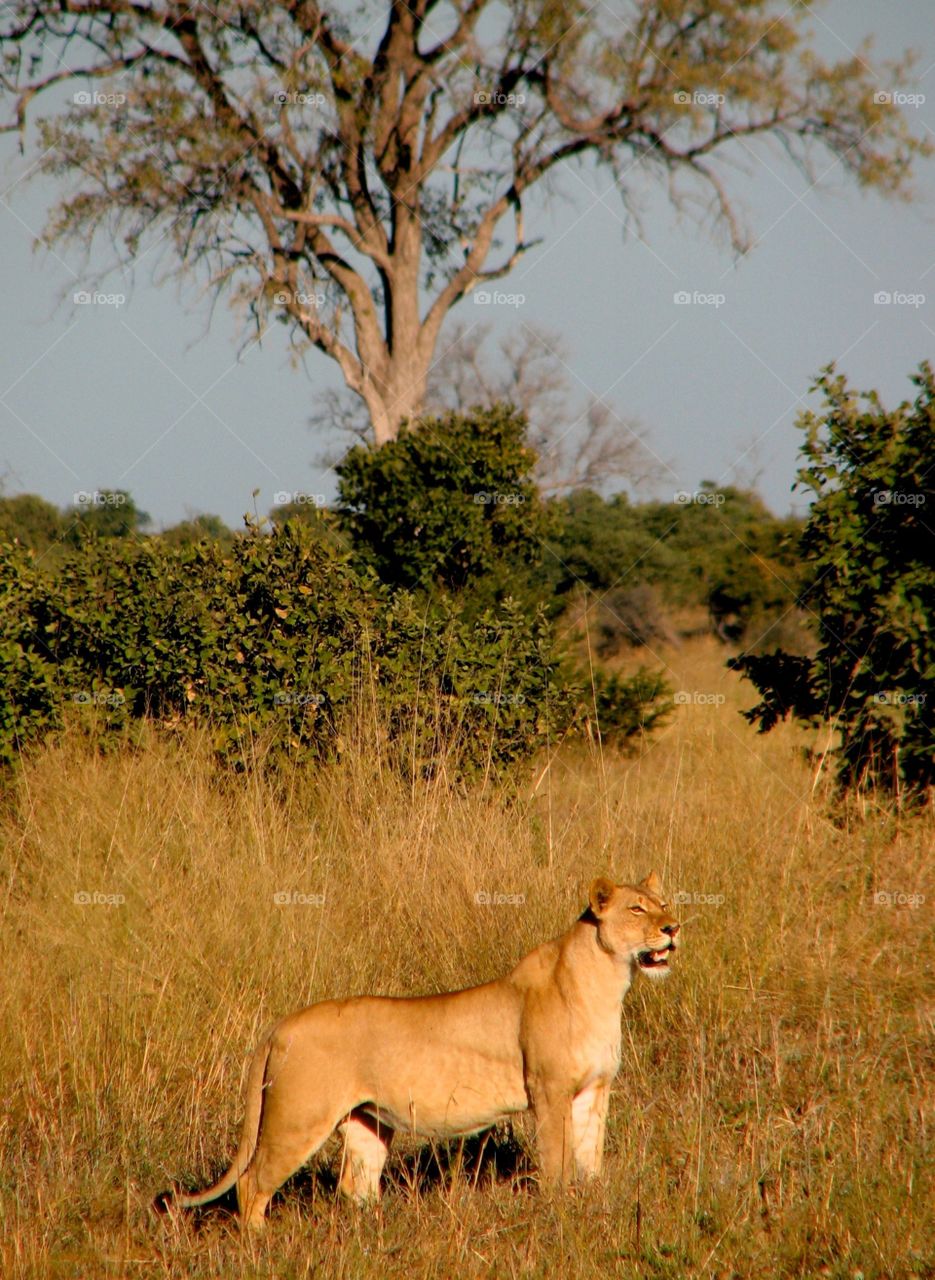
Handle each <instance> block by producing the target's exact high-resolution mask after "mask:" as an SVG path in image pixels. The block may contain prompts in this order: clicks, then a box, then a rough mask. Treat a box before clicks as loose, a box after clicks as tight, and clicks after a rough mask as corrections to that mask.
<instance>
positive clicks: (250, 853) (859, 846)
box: [0, 643, 935, 1280]
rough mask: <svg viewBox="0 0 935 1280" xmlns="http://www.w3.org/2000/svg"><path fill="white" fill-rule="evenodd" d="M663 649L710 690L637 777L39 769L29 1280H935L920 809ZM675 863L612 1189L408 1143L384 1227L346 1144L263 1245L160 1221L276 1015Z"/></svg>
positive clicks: (33, 809)
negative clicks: (846, 781) (463, 779)
mask: <svg viewBox="0 0 935 1280" xmlns="http://www.w3.org/2000/svg"><path fill="white" fill-rule="evenodd" d="M671 661H672V664H673V666H675V667H676V668H677V673H676V679H677V682H678V683H680V685H681V688H682V689H683V690H684V691H685V692H686V694H687V695H688V697H689V701H688V702H687V704H686V705H684V706H682V707H680V709H679V712H678V714H677V716H676V717H675V718H674V719H673V721H672V722H671V724H670V725H669V727H668V728H666V729H665V730H663V731H661V732H659V733H657V734H655V735H654V736H653V737H652V738H651V739H650V740H649V741H648V742H647V743H646V744H645V745H644V747H643V749H642V751H641V752H640V753H639V754H638V755H636V756H634V757H630V758H623V757H614V756H611V755H609V754H607V753H602V752H601V751H600V750H599V748H598V746H596V745H593V746H592V747H591V748H590V749H579V750H577V751H576V752H569V753H566V754H565V755H563V756H560V757H559V758H557V759H555V760H553V761H551V763H549V764H546V763H545V762H539V764H538V765H537V767H536V769H535V770H534V771H532V772H531V773H530V775H529V777H528V778H524V779H523V780H522V782H521V784H520V785H519V786H518V787H517V789H516V790H515V792H513V793H511V794H509V795H506V794H504V793H503V792H501V791H497V790H495V789H492V788H489V787H488V788H486V789H482V788H481V789H474V790H459V789H457V788H454V787H451V786H448V785H447V784H446V783H445V782H444V780H443V779H436V780H435V781H434V782H426V783H420V784H417V785H415V786H409V785H406V784H405V783H403V782H402V781H400V780H399V778H398V777H396V776H395V775H394V774H393V773H392V772H391V771H389V770H387V769H384V768H381V765H380V761H379V759H378V758H374V755H373V753H371V752H370V751H368V750H367V749H366V742H361V743H358V744H356V746H355V745H354V744H351V745H350V747H349V749H348V751H347V752H346V753H345V757H344V759H343V761H342V763H341V764H339V765H336V766H334V767H332V768H329V769H328V770H325V771H322V772H320V773H318V774H312V773H305V774H296V775H295V776H294V777H292V778H291V779H287V780H286V781H285V782H283V781H282V780H280V782H278V783H276V784H274V783H273V782H271V781H268V780H264V779H263V778H262V777H259V776H249V775H248V776H245V777H241V778H230V777H229V778H228V779H227V780H226V781H225V780H221V779H219V777H218V774H217V772H216V771H215V769H214V768H213V766H212V763H211V758H210V752H209V751H208V748H207V744H205V743H202V742H200V741H198V740H197V739H194V740H188V741H186V742H185V743H184V744H182V745H172V744H167V743H166V742H164V741H160V740H158V739H156V738H153V737H144V739H143V740H141V742H140V745H139V747H138V749H136V750H135V751H125V752H122V753H120V754H115V755H111V756H97V755H93V754H90V753H89V752H88V751H87V750H86V749H84V748H83V747H81V746H80V744H78V743H77V742H70V741H67V740H66V741H64V742H62V743H61V744H59V745H58V746H56V747H54V748H49V749H47V750H44V751H41V752H39V753H38V754H36V755H34V756H32V757H31V758H30V759H28V760H26V761H25V762H24V764H23V767H22V769H21V771H20V773H19V775H18V777H17V779H16V782H15V785H14V787H13V790H12V793H11V795H10V796H9V799H8V802H7V804H6V807H5V809H4V812H3V815H2V825H0V841H2V843H0V849H2V872H3V877H2V885H0V887H2V929H0V972H2V975H3V981H2V984H0V1000H2V1026H3V1036H2V1039H0V1096H2V1098H3V1108H2V1119H0V1152H2V1158H0V1272H2V1274H3V1276H52V1275H55V1276H74V1277H82V1278H85V1277H92V1276H93V1277H96V1276H116V1277H130V1276H138V1275H140V1276H141V1275H145V1276H150V1275H153V1276H166V1277H206V1278H207V1277H210V1278H211V1280H214V1278H215V1277H219V1276H224V1277H228V1276H245V1277H246V1276H251V1277H252V1276H256V1275H263V1276H271V1277H276V1278H277V1280H279V1278H283V1277H291V1276H296V1277H298V1276H313V1275H322V1276H329V1277H331V1276H333V1277H348V1278H351V1277H354V1278H356V1277H364V1278H365V1280H366V1278H367V1277H385V1276H400V1277H402V1276H405V1277H453V1276H457V1277H461V1276H465V1277H474V1276H484V1277H497V1278H498V1280H499V1278H500V1277H514V1276H516V1277H519V1276H545V1275H549V1276H552V1277H556V1276H558V1277H566V1276H569V1277H577V1276H580V1277H584V1278H587V1277H598V1276H601V1277H604V1276H608V1275H613V1276H633V1277H637V1276H639V1277H672V1278H675V1277H686V1276H699V1277H700V1276H706V1277H707V1276H719V1277H729V1276H733V1277H742V1278H743V1280H747V1278H748V1277H764V1278H765V1277H775V1276H786V1275H788V1276H819V1275H820V1276H840V1277H848V1278H849V1280H854V1278H855V1277H857V1276H858V1275H862V1276H864V1277H866V1278H868V1280H869V1277H877V1276H878V1277H887V1278H888V1280H890V1278H892V1280H898V1278H908V1277H910V1276H916V1277H923V1276H930V1275H933V1274H935V1250H933V1242H935V1223H933V1220H932V1219H933V1215H932V1200H931V1194H930V1193H931V1183H930V1173H931V1127H930V1126H931V1119H930V1117H929V1118H928V1119H927V1116H926V1112H927V1107H928V1104H929V1103H930V1102H931V1087H932V1080H933V1070H932V1067H933V1054H932V1038H931V1037H932V1015H933V1010H935V1001H933V998H932V976H931V975H932V972H933V956H932V946H931V943H932V933H931V906H932V902H933V896H932V886H931V851H932V838H933V834H935V830H933V822H932V819H931V816H925V815H922V816H918V815H917V816H915V817H907V816H900V815H898V814H894V813H892V812H890V811H888V810H886V809H885V808H874V807H872V806H868V807H867V808H866V810H865V812H864V813H863V814H862V815H861V816H860V817H859V819H858V818H854V819H851V820H849V821H848V822H841V821H838V822H835V821H832V819H831V817H830V816H829V809H828V797H827V794H826V792H825V790H824V779H823V776H819V777H818V779H817V784H816V769H815V768H814V766H813V765H812V764H810V763H809V761H808V760H807V759H806V757H805V755H804V752H803V747H804V746H805V745H807V742H808V740H807V738H806V736H805V735H803V734H801V733H800V732H798V731H796V730H794V729H792V728H790V727H788V726H787V727H784V728H782V729H780V730H779V731H777V732H776V733H774V734H772V735H770V736H767V737H758V736H757V735H755V734H754V733H753V732H752V730H750V729H749V728H748V727H747V726H746V724H745V722H744V721H743V720H742V719H741V717H740V716H739V715H738V714H737V707H738V706H739V705H740V704H741V701H742V698H743V696H744V693H743V690H742V689H741V688H740V687H739V686H738V685H737V683H736V681H735V679H734V677H732V676H730V675H729V674H728V673H727V672H725V671H724V669H723V665H722V664H723V655H722V654H721V653H720V652H718V651H716V650H715V649H714V648H713V647H712V646H709V645H707V644H703V643H699V644H697V645H695V646H694V647H692V648H690V649H688V650H686V651H685V652H684V653H683V654H682V655H680V656H678V657H673V658H672V659H671ZM711 695H714V696H715V698H718V697H721V696H723V698H724V699H725V700H724V701H723V702H718V701H713V702H712V701H705V700H704V698H706V697H710V696H711ZM652 867H656V868H658V870H659V871H660V872H661V873H662V875H663V878H664V881H665V883H666V885H667V887H668V889H669V892H670V894H672V895H674V894H676V893H677V894H679V895H681V899H682V905H681V906H680V908H679V909H680V913H681V916H682V919H683V922H684V929H683V940H684V947H683V949H682V951H681V953H680V958H679V961H678V971H677V973H676V974H674V975H673V976H672V977H671V978H670V980H669V981H668V982H667V983H665V984H653V985H651V984H649V983H648V982H643V981H640V982H637V983H636V984H634V987H633V989H632V991H631V992H630V994H629V996H628V997H627V1000H626V1003H625V1006H624V1018H623V1025H624V1041H623V1043H624V1058H623V1066H622V1070H621V1072H620V1076H619V1079H618V1082H617V1085H616V1088H615V1091H614V1097H613V1101H612V1106H611V1122H610V1131H609V1138H608V1159H607V1164H606V1172H605V1177H604V1180H603V1182H602V1183H601V1184H600V1185H599V1186H592V1187H587V1188H583V1189H581V1190H580V1191H579V1193H578V1194H577V1195H574V1196H569V1197H551V1196H548V1195H545V1194H542V1193H540V1192H539V1191H538V1190H537V1189H536V1186H535V1182H534V1178H533V1179H530V1178H529V1177H528V1176H526V1175H525V1174H524V1172H523V1168H524V1166H523V1164H522V1161H521V1160H520V1161H519V1163H517V1164H516V1166H515V1168H514V1169H513V1170H512V1171H511V1169H510V1164H509V1162H510V1159H511V1158H512V1148H511V1147H510V1145H509V1144H508V1143H506V1141H505V1140H504V1139H502V1138H501V1139H500V1140H499V1147H498V1155H499V1157H500V1159H499V1165H498V1167H497V1168H495V1167H494V1165H493V1164H489V1165H484V1164H479V1165H475V1166H474V1167H473V1169H472V1167H471V1166H470V1165H468V1164H466V1163H463V1162H461V1163H459V1160H458V1158H457V1153H455V1154H454V1156H453V1157H452V1158H450V1159H449V1158H448V1157H449V1156H451V1153H445V1152H442V1153H438V1156H439V1160H438V1161H437V1163H436V1164H435V1165H434V1166H433V1167H432V1168H429V1162H427V1161H424V1160H423V1161H422V1163H421V1164H419V1163H418V1162H417V1160H416V1158H415V1156H414V1155H413V1153H412V1151H411V1150H410V1149H409V1148H408V1147H407V1146H406V1144H405V1143H403V1144H401V1146H400V1148H399V1150H398V1152H397V1153H396V1154H395V1155H394V1156H393V1158H392V1160H391V1165H390V1168H389V1176H388V1183H389V1185H388V1187H387V1191H386V1194H385V1196H384V1201H383V1205H382V1207H381V1208H380V1209H379V1210H376V1211H372V1210H370V1211H360V1210H357V1209H354V1208H351V1207H349V1206H348V1205H346V1204H343V1203H338V1202H337V1201H336V1200H335V1197H334V1195H333V1192H332V1190H331V1187H330V1185H329V1178H328V1169H329V1167H330V1166H333V1163H334V1156H335V1150H334V1148H331V1147H329V1148H326V1149H325V1151H324V1152H323V1153H321V1155H320V1156H319V1157H318V1158H317V1159H316V1161H315V1162H314V1171H313V1173H312V1174H306V1175H305V1176H304V1177H301V1176H300V1177H299V1178H298V1179H296V1180H294V1181H293V1183H292V1184H291V1185H290V1186H287V1188H286V1189H285V1191H284V1193H283V1194H282V1195H281V1196H280V1197H279V1198H278V1199H277V1200H275V1201H274V1203H273V1208H272V1217H271V1222H270V1228H269V1230H268V1232H267V1233H266V1234H265V1236H264V1237H263V1238H262V1239H259V1240H256V1239H242V1238H241V1237H240V1236H239V1235H238V1233H237V1232H236V1230H235V1228H234V1226H233V1224H232V1220H231V1219H230V1217H229V1216H227V1215H225V1213H224V1212H222V1211H211V1212H205V1213H204V1214H202V1216H201V1217H199V1218H197V1219H193V1218H181V1219H176V1218H172V1217H166V1218H161V1219H160V1218H157V1217H156V1216H155V1215H153V1214H152V1213H151V1211H150V1209H149V1204H150V1201H151V1199H152V1197H153V1195H154V1194H155V1193H156V1192H158V1191H160V1190H161V1189H163V1188H164V1187H166V1186H168V1185H170V1184H172V1183H174V1182H181V1183H182V1184H184V1185H186V1186H188V1187H194V1186H203V1185H206V1184H207V1183H208V1182H209V1181H210V1180H212V1179H213V1178H214V1177H215V1176H216V1175H217V1174H218V1173H219V1172H220V1171H221V1170H222V1169H223V1168H225V1167H226V1165H227V1163H228V1161H229V1158H230V1156H231V1155H232V1153H233V1150H234V1149H235V1145H236V1139H237V1135H238V1133H239V1126H240V1121H241V1116H242V1097H241V1088H242V1082H243V1077H244V1071H245V1066H246V1063H247V1062H248V1055H249V1052H250V1051H251V1049H252V1048H253V1046H254V1045H255V1044H256V1042H257V1040H258V1038H259V1037H260V1035H261V1033H262V1030H263V1028H264V1027H265V1026H266V1025H267V1024H268V1023H269V1022H271V1021H272V1020H273V1019H275V1018H276V1017H277V1016H279V1015H280V1014H282V1013H285V1012H287V1011H290V1010H292V1009H295V1008H298V1007H300V1006H301V1005H303V1004H306V1003H309V1002H311V1001H314V1000H317V999H321V998H323V997H326V996H331V995H338V994H349V993H353V992H359V991H373V992H383V993H419V992H428V991H441V990H445V989H448V988H453V987H458V986H464V985H468V984H470V983H473V982H476V981H480V980H483V979H485V978H488V977H491V976H493V975H496V974H498V973H501V972H504V971H505V970H506V969H508V968H509V967H511V966H512V965H513V964H514V963H515V962H516V960H517V959H518V958H519V957H520V956H522V955H523V954H524V953H525V952H526V951H528V950H529V949H530V948H532V947H533V946H535V945H536V944H537V943H538V942H540V941H542V940H544V939H545V938H547V937H550V936H553V935H554V934H556V933H558V932H560V931H562V930H563V929H565V928H566V927H567V926H568V924H569V923H570V922H571V920H572V919H573V918H574V917H575V915H576V914H577V913H578V912H579V911H580V909H581V907H582V904H583V900H584V899H583V895H584V891H585V888H586V885H587V883H588V881H589V880H590V879H591V878H592V876H593V875H595V874H596V873H599V872H603V871H608V870H609V871H610V872H611V873H612V874H614V875H615V876H616V877H617V878H619V879H632V878H634V877H639V876H642V875H643V874H645V873H646V872H647V871H649V870H650V869H651V868H652ZM485 894H489V895H496V894H503V895H508V896H522V901H521V902H519V903H517V902H513V903H504V904H501V905H496V904H488V903H485V902H484V901H483V895H485ZM887 894H889V895H893V896H892V897H891V898H890V899H887V898H886V897H885V895H887ZM95 895H96V898H95ZM277 895H278V898H277ZM283 895H286V896H287V897H288V902H286V903H283V901H282V897H283ZM478 895H480V896H481V900H478ZM881 895H883V896H881ZM322 898H323V902H322ZM88 899H90V900H88ZM518 1138H519V1142H520V1146H521V1147H522V1145H523V1144H524V1143H526V1141H527V1138H528V1135H526V1134H524V1132H523V1131H522V1129H520V1131H519V1133H518ZM533 1168H534V1166H533ZM420 1169H421V1170H423V1173H422V1174H420Z"/></svg>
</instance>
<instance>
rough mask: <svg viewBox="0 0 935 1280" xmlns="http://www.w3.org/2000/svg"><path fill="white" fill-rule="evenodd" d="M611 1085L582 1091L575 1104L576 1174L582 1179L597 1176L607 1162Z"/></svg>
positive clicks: (573, 1106)
mask: <svg viewBox="0 0 935 1280" xmlns="http://www.w3.org/2000/svg"><path fill="white" fill-rule="evenodd" d="M609 1102H610V1083H609V1082H608V1081H603V1082H599V1083H597V1084H593V1085H591V1086H590V1087H589V1088H587V1089H584V1090H582V1092H581V1093H579V1094H578V1096H577V1097H576V1098H575V1100H574V1101H573V1102H572V1104H571V1125H572V1131H573V1134H574V1150H575V1172H576V1173H577V1175H578V1177H579V1178H593V1177H597V1176H598V1175H599V1174H600V1172H601V1167H602V1165H603V1163H604V1133H605V1130H606V1128H607V1107H608V1104H609Z"/></svg>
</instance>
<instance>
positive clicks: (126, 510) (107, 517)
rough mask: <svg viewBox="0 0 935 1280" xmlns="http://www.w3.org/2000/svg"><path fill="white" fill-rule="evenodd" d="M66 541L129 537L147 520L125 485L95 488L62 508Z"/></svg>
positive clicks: (78, 542) (146, 516)
mask: <svg viewBox="0 0 935 1280" xmlns="http://www.w3.org/2000/svg"><path fill="white" fill-rule="evenodd" d="M65 518H66V520H67V521H68V534H67V537H68V541H69V542H70V543H72V545H73V546H80V544H81V543H82V541H83V540H84V539H85V538H88V537H93V538H130V537H133V536H134V535H135V534H137V533H139V532H141V531H142V530H143V529H144V528H145V527H146V525H148V524H149V523H150V519H149V516H148V515H147V514H146V512H145V511H140V509H139V507H138V506H137V505H136V502H135V500H134V498H133V495H132V494H130V493H128V492H127V490H126V489H97V490H95V491H94V492H93V493H84V494H81V495H80V501H79V504H78V505H77V506H75V507H73V508H71V510H69V511H66V512H65Z"/></svg>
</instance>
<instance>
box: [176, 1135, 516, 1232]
mask: <svg viewBox="0 0 935 1280" xmlns="http://www.w3.org/2000/svg"><path fill="white" fill-rule="evenodd" d="M339 1163H340V1162H339V1161H338V1162H332V1164H328V1163H320V1162H319V1161H318V1160H317V1158H316V1157H313V1158H312V1161H311V1162H310V1163H309V1164H307V1165H305V1166H304V1167H303V1168H302V1169H300V1170H299V1171H298V1172H297V1173H294V1174H293V1175H292V1177H291V1178H289V1179H288V1180H287V1181H286V1182H285V1183H284V1184H283V1186H282V1187H281V1188H280V1189H279V1191H277V1193H276V1195H275V1196H274V1197H273V1201H272V1208H273V1210H275V1206H276V1204H277V1202H278V1203H281V1202H282V1201H283V1200H288V1201H290V1202H292V1203H296V1204H299V1203H300V1204H302V1205H303V1206H310V1205H311V1204H312V1202H313V1201H314V1200H316V1199H317V1198H318V1197H322V1198H324V1199H332V1200H333V1199H334V1198H335V1197H336V1196H337V1195H338V1172H337V1168H336V1167H332V1165H334V1164H339ZM221 1172H223V1171H222V1170H221V1171H219V1173H218V1176H220V1173H221ZM454 1181H461V1182H463V1183H465V1184H467V1185H468V1186H471V1187H474V1188H477V1187H480V1186H483V1185H485V1184H486V1185H492V1184H494V1183H501V1182H502V1183H511V1184H513V1186H514V1188H515V1189H516V1190H518V1191H520V1190H521V1191H528V1190H529V1189H530V1188H531V1187H532V1186H533V1185H534V1184H535V1177H534V1171H533V1166H532V1163H531V1161H530V1159H529V1156H528V1155H527V1153H526V1150H525V1148H524V1147H523V1146H522V1144H521V1143H520V1142H519V1141H518V1140H517V1139H516V1137H515V1135H514V1134H513V1133H512V1131H508V1132H506V1133H502V1132H498V1131H497V1130H493V1129H489V1130H487V1132H486V1133H480V1134H477V1135H475V1136H473V1137H470V1138H464V1139H462V1140H460V1141H457V1142H444V1143H429V1144H427V1145H425V1146H422V1147H420V1148H418V1150H415V1151H411V1152H403V1153H400V1154H396V1155H391V1157H390V1160H389V1162H388V1164H387V1168H386V1171H385V1172H384V1175H383V1179H382V1186H383V1192H384V1194H390V1195H401V1196H405V1197H414V1196H418V1195H421V1194H424V1193H425V1192H427V1191H432V1190H435V1189H438V1188H439V1187H444V1186H448V1185H450V1184H451V1183H452V1182H454ZM152 1208H153V1210H154V1211H155V1212H156V1213H157V1214H159V1215H165V1214H172V1215H178V1216H181V1215H183V1214H184V1215H185V1217H186V1218H187V1220H188V1221H189V1222H190V1224H191V1226H192V1228H193V1229H194V1230H195V1231H199V1230H200V1229H201V1228H202V1227H204V1226H205V1225H206V1224H208V1223H211V1222H216V1221H218V1220H221V1221H223V1220H224V1219H228V1220H230V1221H231V1224H232V1225H234V1222H235V1219H236V1216H237V1193H236V1190H235V1189H234V1188H233V1187H232V1188H231V1189H230V1191H226V1192H225V1193H224V1195H222V1196H218V1198H217V1199H216V1200H212V1201H211V1202H210V1204H205V1205H199V1206H198V1207H197V1208H194V1209H180V1208H175V1207H173V1204H172V1193H171V1191H163V1192H161V1193H160V1194H159V1195H158V1196H156V1198H155V1199H154V1200H153V1202H152Z"/></svg>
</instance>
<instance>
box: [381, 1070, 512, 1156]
mask: <svg viewBox="0 0 935 1280" xmlns="http://www.w3.org/2000/svg"><path fill="white" fill-rule="evenodd" d="M414 1057H415V1060H414V1061H411V1062H410V1063H408V1064H407V1063H399V1064H396V1065H395V1069H393V1070H392V1071H389V1070H387V1071H385V1072H378V1073H377V1075H378V1078H377V1079H376V1080H375V1081H374V1087H373V1090H372V1100H370V1101H368V1103H367V1104H365V1106H364V1107H362V1108H361V1109H362V1110H365V1111H368V1112H369V1113H370V1114H371V1115H374V1116H377V1117H379V1119H380V1121H381V1123H383V1124H385V1125H387V1127H388V1128H392V1129H398V1130H402V1131H404V1132H409V1133H413V1134H417V1135H419V1136H420V1137H425V1138H444V1137H457V1136H460V1135H463V1134H468V1133H475V1132H477V1131H478V1130H479V1129H486V1128H488V1127H489V1126H490V1125H493V1124H496V1122H497V1121H498V1120H502V1119H505V1118H506V1117H507V1116H511V1115H515V1114H516V1113H517V1112H520V1111H525V1110H526V1108H527V1106H528V1105H529V1104H528V1099H527V1097H526V1089H525V1085H524V1082H523V1072H522V1063H521V1061H518V1062H517V1063H516V1064H506V1063H502V1062H498V1061H495V1060H494V1061H492V1060H491V1059H490V1058H489V1057H485V1056H482V1055H479V1054H478V1055H475V1054H471V1053H465V1052H464V1051H461V1052H452V1051H451V1049H441V1050H439V1051H437V1052H435V1053H431V1052H428V1053H425V1052H423V1053H419V1054H417V1055H414Z"/></svg>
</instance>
